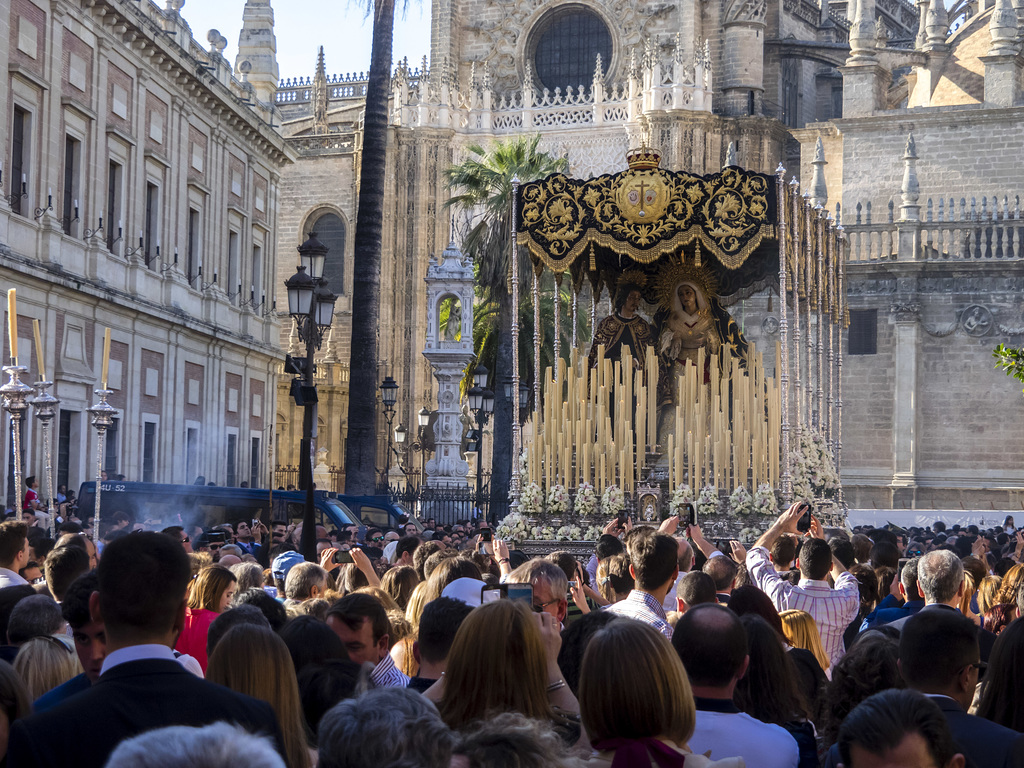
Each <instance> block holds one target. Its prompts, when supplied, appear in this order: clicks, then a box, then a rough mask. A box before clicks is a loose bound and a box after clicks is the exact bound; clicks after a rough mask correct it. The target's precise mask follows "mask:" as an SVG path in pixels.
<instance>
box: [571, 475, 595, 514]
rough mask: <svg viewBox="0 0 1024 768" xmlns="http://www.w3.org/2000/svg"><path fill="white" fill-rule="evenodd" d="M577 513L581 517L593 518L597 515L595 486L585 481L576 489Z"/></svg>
mask: <svg viewBox="0 0 1024 768" xmlns="http://www.w3.org/2000/svg"><path fill="white" fill-rule="evenodd" d="M575 511H576V514H577V515H578V516H579V517H584V518H585V517H593V516H594V515H595V514H596V513H597V494H596V493H594V486H592V485H591V484H590V483H588V482H586V481H583V482H581V483H580V484H579V486H577V488H576V503H575Z"/></svg>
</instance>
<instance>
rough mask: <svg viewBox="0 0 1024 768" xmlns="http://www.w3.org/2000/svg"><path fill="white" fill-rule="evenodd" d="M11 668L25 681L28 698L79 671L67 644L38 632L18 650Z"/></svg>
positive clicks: (72, 652)
mask: <svg viewBox="0 0 1024 768" xmlns="http://www.w3.org/2000/svg"><path fill="white" fill-rule="evenodd" d="M14 671H15V672H17V673H18V675H19V676H20V677H21V680H22V682H24V683H25V689H26V691H27V693H28V700H29V701H35V700H36V699H38V698H39V697H40V696H42V695H43V694H44V693H47V692H49V691H52V690H53V689H54V688H56V687H57V686H58V685H63V684H64V683H66V682H67V681H68V680H70V679H71V678H72V677H74V676H75V675H80V674H82V665H81V663H80V662H79V661H78V654H77V653H75V651H74V649H73V648H71V646H70V645H69V644H68V643H65V642H64V641H63V640H60V639H59V638H56V637H54V636H53V635H40V636H39V637H34V638H32V639H31V640H29V641H28V642H27V643H24V644H22V646H21V648H19V649H18V655H17V656H15V658H14Z"/></svg>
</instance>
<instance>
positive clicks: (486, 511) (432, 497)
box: [377, 474, 508, 525]
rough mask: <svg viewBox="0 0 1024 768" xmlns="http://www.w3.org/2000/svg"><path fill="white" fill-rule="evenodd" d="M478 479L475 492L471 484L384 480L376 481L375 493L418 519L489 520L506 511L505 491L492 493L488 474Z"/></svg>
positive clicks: (441, 521) (450, 521) (448, 521)
mask: <svg viewBox="0 0 1024 768" xmlns="http://www.w3.org/2000/svg"><path fill="white" fill-rule="evenodd" d="M481 481H482V482H481V487H480V492H479V493H477V489H476V487H475V486H462V487H451V488H443V487H438V488H435V487H430V486H426V485H419V486H417V485H406V486H388V485H386V484H380V485H378V487H377V493H378V494H380V495H387V496H389V497H390V498H391V500H392V501H393V502H395V503H396V504H401V505H403V506H404V507H406V508H407V509H408V510H409V511H410V512H412V513H413V514H414V515H415V516H416V517H417V518H419V519H420V520H421V521H422V522H426V521H427V520H429V519H431V518H433V519H434V520H435V521H437V522H438V523H439V524H441V525H451V524H454V523H455V522H457V521H459V520H471V519H474V518H477V519H479V518H482V519H485V520H489V521H490V522H491V523H492V524H493V523H495V522H496V521H498V520H501V518H503V517H504V516H505V515H507V514H508V492H507V490H506V491H505V492H504V493H500V492H499V493H493V494H492V493H491V482H490V475H488V474H485V475H484V476H483V477H482V478H481Z"/></svg>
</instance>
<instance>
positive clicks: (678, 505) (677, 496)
mask: <svg viewBox="0 0 1024 768" xmlns="http://www.w3.org/2000/svg"><path fill="white" fill-rule="evenodd" d="M683 504H693V489H691V488H690V486H689V485H687V484H686V483H683V484H682V485H680V486H679V487H678V488H676V489H675V490H674V491H673V492H672V498H671V500H669V503H668V511H669V514H670V515H674V516H678V515H680V514H681V513H682V510H683Z"/></svg>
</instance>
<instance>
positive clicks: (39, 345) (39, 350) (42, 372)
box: [32, 318, 46, 381]
mask: <svg viewBox="0 0 1024 768" xmlns="http://www.w3.org/2000/svg"><path fill="white" fill-rule="evenodd" d="M32 335H33V336H35V339H36V367H37V368H38V369H39V380H40V381H46V361H45V360H44V359H43V337H42V336H41V335H40V333H39V321H38V320H37V319H35V318H33V319H32Z"/></svg>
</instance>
